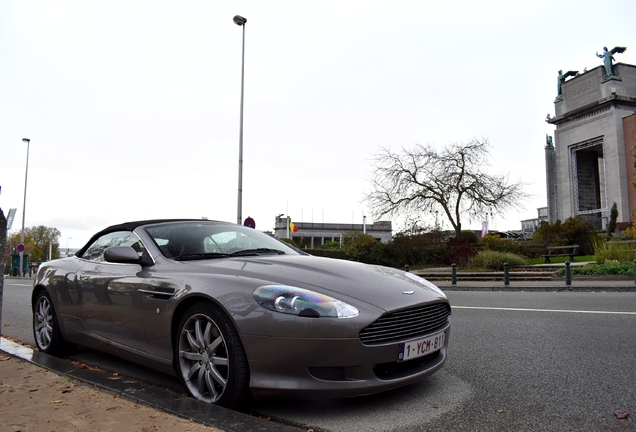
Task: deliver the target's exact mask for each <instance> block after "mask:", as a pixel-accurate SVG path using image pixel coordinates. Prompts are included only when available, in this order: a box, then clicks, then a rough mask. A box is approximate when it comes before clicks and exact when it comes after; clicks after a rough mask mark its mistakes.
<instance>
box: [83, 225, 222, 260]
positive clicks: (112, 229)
mask: <svg viewBox="0 0 636 432" xmlns="http://www.w3.org/2000/svg"><path fill="white" fill-rule="evenodd" d="M164 222H218V221H211V220H208V219H148V220H141V221H132V222H124V223H121V224H117V225H111V226H109V227H108V228H104V229H103V230H101V231H99V232H98V233H96V234H95V235H93V237H91V238H90V240H88V242H87V243H86V244H85V245H84V247H82V248H81V249H80V250H78V251H77V252H76V253H75V256H78V257H79V256H82V255H83V254H84V252H86V249H88V247H89V246H90V245H92V244H93V242H94V241H95V240H97V239H98V238H99V237H101V236H103V235H104V234H109V233H112V232H117V231H134V230H135V229H137V228H138V227H140V226H142V225H151V224H157V223H164Z"/></svg>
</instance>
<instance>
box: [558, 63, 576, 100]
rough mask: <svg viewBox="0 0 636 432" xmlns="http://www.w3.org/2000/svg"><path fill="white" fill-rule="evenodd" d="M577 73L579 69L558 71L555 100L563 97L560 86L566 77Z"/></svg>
mask: <svg viewBox="0 0 636 432" xmlns="http://www.w3.org/2000/svg"><path fill="white" fill-rule="evenodd" d="M578 74H579V71H567V72H566V73H563V71H562V70H560V71H559V75H558V77H557V100H561V99H563V96H562V95H561V86H562V85H563V83H564V82H565V80H566V78H568V77H573V76H577V75H578Z"/></svg>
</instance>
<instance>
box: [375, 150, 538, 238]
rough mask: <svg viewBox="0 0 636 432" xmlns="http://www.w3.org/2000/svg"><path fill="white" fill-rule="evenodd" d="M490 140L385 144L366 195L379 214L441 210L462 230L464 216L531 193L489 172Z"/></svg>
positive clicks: (500, 209) (497, 209)
mask: <svg viewBox="0 0 636 432" xmlns="http://www.w3.org/2000/svg"><path fill="white" fill-rule="evenodd" d="M489 160H490V144H489V143H488V141H487V140H482V141H479V140H476V139H473V140H472V141H471V142H469V143H467V144H463V143H462V144H457V143H455V144H451V145H449V146H447V147H445V148H444V149H442V150H441V151H437V150H436V149H435V148H433V147H432V146H431V145H421V144H416V145H414V146H413V147H412V148H410V149H407V148H402V152H401V153H393V152H392V151H391V150H389V149H388V148H381V150H380V152H379V153H378V154H377V155H376V156H375V160H374V168H375V173H374V176H373V178H372V184H373V189H372V191H371V192H370V193H368V194H367V196H366V197H365V201H366V202H367V204H368V205H369V207H370V210H371V212H372V213H373V215H374V217H375V218H380V217H383V216H395V215H405V216H412V215H418V214H421V213H422V212H427V211H428V212H434V211H435V210H437V209H439V210H441V212H442V214H445V215H446V218H447V219H448V220H449V221H450V223H451V225H452V226H453V228H454V229H455V235H456V237H459V236H460V235H461V230H462V220H464V219H468V220H473V219H476V218H481V217H484V216H485V215H487V214H488V213H491V214H492V213H504V212H505V211H506V210H507V209H509V208H511V207H512V208H514V207H517V206H520V203H521V202H522V201H523V200H525V199H526V198H527V197H528V195H527V194H526V193H524V192H523V190H522V189H523V186H524V184H523V183H511V182H509V181H508V177H507V176H506V175H490V174H488V173H487V172H486V170H487V168H488V167H489Z"/></svg>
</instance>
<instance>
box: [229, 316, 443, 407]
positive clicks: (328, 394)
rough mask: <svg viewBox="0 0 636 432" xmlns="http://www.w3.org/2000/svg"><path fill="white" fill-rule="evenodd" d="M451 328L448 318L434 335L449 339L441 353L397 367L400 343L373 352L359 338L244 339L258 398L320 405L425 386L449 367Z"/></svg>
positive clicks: (251, 385)
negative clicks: (319, 402)
mask: <svg viewBox="0 0 636 432" xmlns="http://www.w3.org/2000/svg"><path fill="white" fill-rule="evenodd" d="M450 327H451V325H450V318H449V319H448V323H447V325H446V326H445V327H444V328H443V329H441V330H438V331H436V332H435V333H439V332H440V331H443V332H444V333H445V343H444V346H443V347H442V348H441V349H440V350H439V351H436V352H434V353H431V354H429V355H427V356H424V357H419V358H416V359H413V360H409V361H405V362H397V356H398V347H399V344H400V342H394V343H389V344H382V345H373V346H368V345H364V344H363V343H362V342H361V341H360V339H359V338H355V339H353V338H343V339H336V338H328V339H309V338H281V337H264V336H252V335H242V336H241V338H242V340H243V344H244V347H245V350H246V353H247V356H248V362H249V366H250V388H251V390H252V394H253V396H254V397H255V398H257V399H263V398H270V397H276V398H285V397H294V398H302V399H321V398H337V397H349V396H361V395H365V394H372V393H378V392H382V391H386V390H390V389H394V388H398V387H402V386H405V385H409V384H412V383H415V382H418V381H421V380H422V379H424V378H425V377H427V376H429V375H431V374H433V373H435V372H436V371H437V370H439V369H440V368H441V367H442V365H443V364H444V362H445V361H446V352H447V347H448V343H449V340H450ZM401 342H404V341H401Z"/></svg>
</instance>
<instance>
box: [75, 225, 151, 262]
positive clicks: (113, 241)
mask: <svg viewBox="0 0 636 432" xmlns="http://www.w3.org/2000/svg"><path fill="white" fill-rule="evenodd" d="M111 246H131V247H132V248H133V249H134V250H135V251H136V252H137V254H138V255H139V257H141V256H142V255H143V253H144V251H145V250H146V247H145V246H144V244H143V243H142V242H141V240H139V237H137V235H136V234H134V233H132V232H130V231H117V232H112V233H109V234H105V235H103V236H101V237H99V238H98V239H97V240H95V241H94V242H93V244H91V245H90V246H89V247H88V249H86V252H84V254H83V255H82V258H83V259H85V260H89V261H95V262H104V251H105V250H106V249H107V248H109V247H111Z"/></svg>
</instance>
